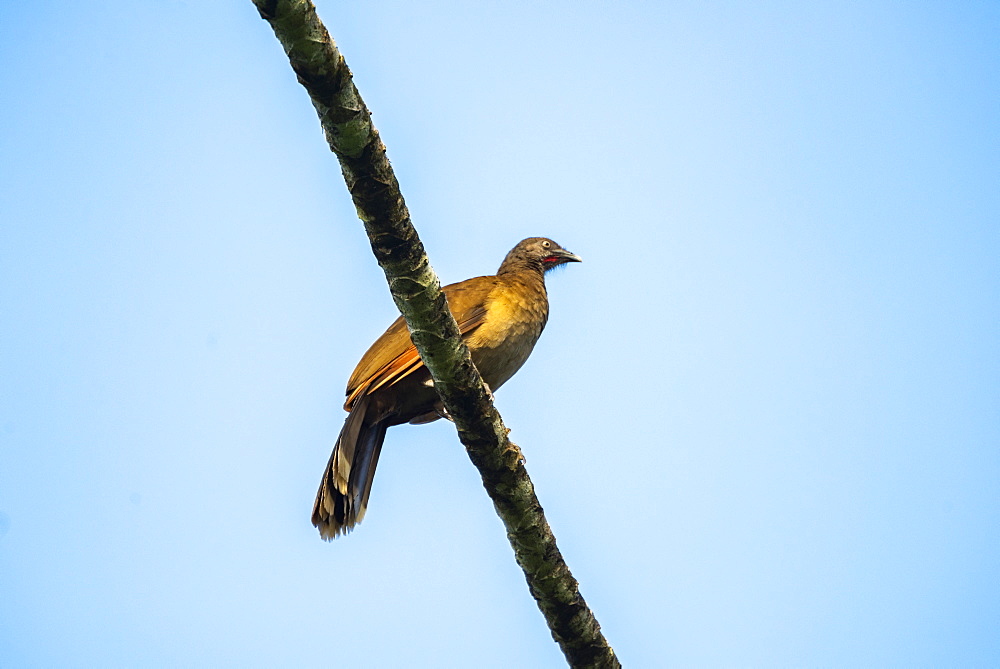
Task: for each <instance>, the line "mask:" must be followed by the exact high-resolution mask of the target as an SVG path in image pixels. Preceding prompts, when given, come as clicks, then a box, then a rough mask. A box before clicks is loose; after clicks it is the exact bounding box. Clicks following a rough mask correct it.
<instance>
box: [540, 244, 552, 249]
mask: <svg viewBox="0 0 1000 669" xmlns="http://www.w3.org/2000/svg"><path fill="white" fill-rule="evenodd" d="M550 246H552V244H549V243H548V242H542V248H543V249H547V248H549V247H550Z"/></svg>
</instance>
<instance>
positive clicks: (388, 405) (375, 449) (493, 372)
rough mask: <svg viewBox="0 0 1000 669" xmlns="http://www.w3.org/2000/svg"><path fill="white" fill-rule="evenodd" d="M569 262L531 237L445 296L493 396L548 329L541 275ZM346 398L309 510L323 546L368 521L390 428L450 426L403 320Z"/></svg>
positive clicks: (374, 349) (360, 368) (359, 370)
mask: <svg viewBox="0 0 1000 669" xmlns="http://www.w3.org/2000/svg"><path fill="white" fill-rule="evenodd" d="M571 262H582V260H581V258H580V256H578V255H576V254H574V253H570V252H569V251H567V250H566V249H564V248H563V247H561V246H559V244H557V243H555V242H554V241H552V240H551V239H548V238H547V237H530V238H528V239H524V240H522V241H520V242H519V243H518V244H517V245H516V246H515V247H514V248H513V249H511V251H510V252H509V253H508V254H507V256H506V257H505V258H504V260H503V262H502V263H501V264H500V268H499V269H498V270H497V273H496V274H495V275H493V276H479V277H475V278H472V279H468V280H466V281H461V282H459V283H453V284H451V285H449V286H445V287H444V288H443V289H442V290H443V292H444V294H445V297H446V298H447V301H448V307H449V309H450V310H451V313H452V315H453V316H454V317H455V321H456V322H457V323H458V329H459V332H460V333H461V335H462V339H463V340H465V343H466V344H467V345H468V347H469V351H470V352H471V354H472V362H473V363H474V364H475V365H476V368H477V369H478V370H479V373H480V375H481V376H482V377H483V381H484V382H485V383H486V386H487V389H488V390H489V391H490V392H492V391H495V390H497V389H498V388H500V386H502V385H503V384H504V383H505V382H507V381H508V380H509V379H510V378H511V377H512V376H513V375H514V373H515V372H517V370H518V369H520V368H521V366H522V365H523V364H524V362H525V361H526V360H527V359H528V356H529V355H530V354H531V350H532V348H534V346H535V342H537V341H538V337H539V336H540V335H541V334H542V330H543V329H544V328H545V323H546V322H547V320H548V316H549V300H548V295H547V293H546V291H545V273H546V272H548V271H550V270H552V269H554V268H556V267H559V266H561V265H565V264H566V263H571ZM346 394H347V400H346V402H345V403H344V410H345V411H347V412H348V414H347V418H346V419H345V421H344V427H343V428H342V429H341V431H340V435H339V436H338V437H337V442H336V444H335V445H334V448H333V453H332V455H331V456H330V461H329V462H328V463H327V466H326V471H324V472H323V478H322V480H321V481H320V486H319V491H318V492H317V494H316V501H315V503H314V504H313V512H312V523H313V525H315V526H316V528H317V529H318V530H319V533H320V536H321V537H322V538H323V539H325V540H327V541H329V540H332V539H334V538H335V537H337V536H340V535H342V534H346V533H347V532H349V531H350V530H352V529H353V528H354V527H355V526H356V525H357V524H358V523H360V522H361V520H362V519H363V518H364V516H365V511H366V510H367V508H368V497H369V495H370V493H371V488H372V481H373V479H374V477H375V466H376V465H377V464H378V458H379V454H380V453H381V451H382V442H383V441H384V440H385V432H386V429H387V428H390V427H392V426H394V425H402V424H404V423H412V424H417V425H420V424H424V423H430V422H433V421H435V420H437V419H438V418H449V417H448V416H447V413H446V412H445V409H444V406H443V404H442V403H441V399H440V397H439V396H438V394H437V391H436V390H435V389H434V382H433V380H432V379H431V375H430V372H429V371H428V370H427V368H426V367H425V366H424V364H423V363H422V362H421V360H420V355H419V354H418V353H417V350H416V348H415V347H414V345H413V342H412V341H411V340H410V333H409V331H408V330H407V327H406V322H405V321H404V320H403V318H402V317H400V318H397V319H396V321H395V322H394V323H393V324H392V325H390V326H389V329H388V330H386V331H385V333H384V334H382V336H381V337H379V338H378V339H377V340H375V343H374V344H372V345H371V347H370V348H369V349H368V351H367V352H366V353H365V354H364V355H363V356H362V357H361V360H360V362H358V365H357V367H355V369H354V373H353V374H351V378H350V380H349V381H348V382H347V393H346Z"/></svg>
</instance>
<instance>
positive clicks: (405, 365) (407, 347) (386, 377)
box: [344, 276, 496, 410]
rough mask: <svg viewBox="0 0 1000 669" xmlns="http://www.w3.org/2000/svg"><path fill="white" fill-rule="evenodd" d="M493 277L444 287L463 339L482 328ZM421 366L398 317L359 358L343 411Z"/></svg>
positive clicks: (478, 278)
mask: <svg viewBox="0 0 1000 669" xmlns="http://www.w3.org/2000/svg"><path fill="white" fill-rule="evenodd" d="M495 280H496V277H492V276H480V277H476V278H474V279H469V280H467V281H462V282H461V283H453V284H451V285H450V286H446V287H445V288H444V289H443V290H444V294H445V296H446V297H447V298H448V307H449V308H450V309H451V313H452V315H453V316H454V317H455V320H456V321H457V322H458V331H459V332H460V333H461V334H462V337H463V338H467V337H468V336H469V335H470V334H471V333H472V332H473V331H475V329H476V328H478V327H479V326H480V325H482V324H483V321H484V320H485V317H486V302H487V298H488V297H489V294H490V292H491V291H492V290H493V287H494V285H495V284H496V281H495ZM423 366H424V363H423V362H422V361H421V360H420V354H419V353H417V349H416V347H415V346H414V345H413V342H412V341H411V340H410V333H409V331H408V330H407V329H406V322H405V321H404V320H403V318H402V317H399V318H397V319H396V321H395V322H394V323H393V324H392V325H390V326H389V329H388V330H386V331H385V333H384V334H383V335H382V336H381V337H379V338H378V339H377V340H375V343H374V344H372V345H371V348H369V349H368V351H367V352H366V353H365V354H364V356H362V358H361V361H360V362H359V363H358V366H357V367H356V368H355V369H354V373H353V374H351V379H350V381H348V383H347V401H346V402H345V404H344V408H345V409H348V410H350V407H351V405H353V404H354V402H355V401H356V400H357V398H358V396H359V395H361V394H362V393H364V394H371V393H373V392H375V391H376V390H378V389H379V388H383V387H385V386H391V385H393V384H395V383H398V382H399V380H400V379H403V378H406V377H407V376H409V375H410V374H413V373H414V372H415V371H417V370H419V369H420V368H422V367H423Z"/></svg>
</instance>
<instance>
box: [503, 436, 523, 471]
mask: <svg viewBox="0 0 1000 669" xmlns="http://www.w3.org/2000/svg"><path fill="white" fill-rule="evenodd" d="M507 433H508V434H510V429H508V430H507ZM503 452H504V453H513V454H514V455H515V456H516V459H515V460H514V465H513V466H512V467H511V469H516V468H517V466H518V465H523V464H524V463H525V462H527V460H526V459H525V457H524V453H522V452H521V448H520V447H519V446H518V445H517V444H515V443H514V442H513V441H508V442H507V446H506V447H505V448H504V449H503Z"/></svg>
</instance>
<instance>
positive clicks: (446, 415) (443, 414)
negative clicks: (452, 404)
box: [435, 406, 455, 423]
mask: <svg viewBox="0 0 1000 669" xmlns="http://www.w3.org/2000/svg"><path fill="white" fill-rule="evenodd" d="M435 411H436V412H437V415H438V416H441V418H444V419H445V420H446V421H450V422H452V423H454V422H455V419H454V418H452V417H451V414H450V413H448V410H447V409H445V408H444V407H443V406H440V407H437V408H436V409H435Z"/></svg>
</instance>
